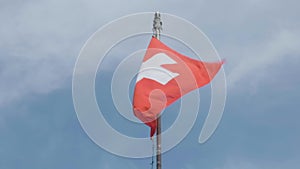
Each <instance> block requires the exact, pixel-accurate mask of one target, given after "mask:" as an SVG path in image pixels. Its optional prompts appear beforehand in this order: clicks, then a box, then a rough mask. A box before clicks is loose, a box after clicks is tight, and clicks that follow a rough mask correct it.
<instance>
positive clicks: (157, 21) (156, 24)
mask: <svg viewBox="0 0 300 169" xmlns="http://www.w3.org/2000/svg"><path fill="white" fill-rule="evenodd" d="M161 31H162V21H161V18H160V13H159V12H155V14H154V20H153V36H154V37H156V38H157V39H158V40H159V39H160V33H161ZM161 163H162V160H161V118H160V116H159V117H158V118H157V128H156V169H161Z"/></svg>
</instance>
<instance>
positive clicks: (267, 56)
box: [227, 30, 300, 88]
mask: <svg viewBox="0 0 300 169" xmlns="http://www.w3.org/2000/svg"><path fill="white" fill-rule="evenodd" d="M299 36H300V32H299V31H291V30H281V31H279V32H278V33H276V34H273V36H272V37H271V38H270V39H265V40H263V41H261V42H256V43H255V44H252V45H248V46H244V48H243V49H241V50H236V51H237V52H238V53H239V54H240V55H243V57H242V58H241V59H237V60H235V61H234V62H235V64H234V65H231V66H232V67H231V70H230V72H229V73H228V78H227V82H228V86H229V88H236V87H238V86H239V85H241V84H245V83H252V82H255V83H263V82H264V80H266V79H265V78H266V77H268V76H274V75H271V74H270V75H268V72H267V70H266V69H267V68H268V67H269V66H272V65H276V64H284V61H286V60H291V59H292V60H296V59H297V58H298V59H299V57H300V48H299V46H300V40H299V38H298V37H299ZM279 71H286V70H279Z"/></svg>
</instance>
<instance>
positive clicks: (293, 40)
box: [0, 0, 300, 169]
mask: <svg viewBox="0 0 300 169" xmlns="http://www.w3.org/2000/svg"><path fill="white" fill-rule="evenodd" d="M299 6H300V2H298V1H296V0H286V1H279V0H277V1H271V0H245V1H234V0H228V1H215V0H210V1H208V0H189V1H171V0H164V1H157V0H151V1H145V0H131V1H121V0H111V1H102V0H101V1H96V0H91V1H83V0H72V1H71V0H60V1H58V0H57V1H56V0H53V1H45V0H40V1H37V0H28V1H22V0H12V1H0V21H1V26H0V80H1V81H0V134H1V137H0V168H1V169H19V168H25V169H40V168H45V169H48V168H49V169H50V168H61V169H80V168H89V169H114V168H132V169H141V168H145V169H146V168H151V166H150V162H151V159H150V158H144V159H131V158H124V157H120V156H116V155H113V154H111V153H109V152H107V151H105V150H103V149H101V148H100V147H98V146H97V145H96V144H95V143H94V142H93V141H92V140H91V139H90V138H89V137H88V136H87V134H86V133H85V132H84V130H83V129H82V128H81V126H80V123H79V121H78V119H77V117H76V112H75V110H74V106H73V100H72V73H73V69H74V66H75V62H76V59H77V57H78V54H79V52H80V50H81V48H82V47H83V45H84V44H85V42H86V41H87V40H88V38H89V37H90V36H91V35H92V34H93V33H94V32H95V31H97V30H98V29H99V28H100V27H102V26H104V25H105V24H107V23H109V22H110V21H112V20H114V19H117V18H119V17H122V16H124V15H128V14H133V13H137V12H155V11H160V12H163V13H169V14H173V15H176V16H179V17H182V18H184V19H186V20H188V21H190V22H191V23H193V24H194V25H196V26H197V27H198V28H200V29H201V30H202V31H203V32H204V33H205V34H206V35H207V36H208V38H209V39H210V40H211V41H212V43H213V44H214V46H215V48H216V49H217V51H218V53H219V55H220V57H221V58H225V59H226V64H225V65H224V70H225V73H226V80H227V100H226V106H225V110H224V114H223V118H222V120H221V122H220V124H219V127H218V128H217V130H216V132H215V133H214V134H213V136H212V137H211V138H210V139H209V140H208V141H207V142H206V143H204V144H199V143H198V135H199V131H200V130H201V127H202V125H203V122H204V119H205V117H206V114H205V113H207V111H208V108H209V103H210V88H209V86H206V87H204V88H202V89H200V90H199V91H200V94H201V104H200V107H201V110H200V111H201V112H200V115H199V116H198V117H197V119H196V125H195V126H194V127H193V128H192V130H191V132H190V133H189V135H188V136H187V137H186V138H185V139H184V140H183V141H182V142H181V143H180V144H179V145H177V146H176V147H175V148H174V149H172V150H170V151H168V152H166V153H165V154H163V167H164V168H166V169H167V168H172V169H173V168H179V169H199V168H205V169H282V168H286V169H298V168H299V167H300V166H299V160H300V149H299V147H300V146H299V143H300V134H299V130H300V123H299V120H298V119H299V118H300V114H299V112H300V111H299V110H298V104H299V95H300V90H299V82H300V79H299V75H298V73H300V67H299V64H300V48H299V46H300V40H299V37H300V29H299V28H300V21H299V19H298V17H299V14H300V12H299V11H300V10H299ZM144 39H145V40H144V41H141V42H142V43H139V44H138V45H137V47H142V48H145V47H146V46H147V45H148V40H149V38H147V37H144ZM132 44H133V41H129V42H128V44H127V46H126V43H125V45H124V44H123V45H124V46H123V47H120V48H118V47H116V49H122V51H120V50H115V54H114V53H113V52H112V53H111V54H110V57H109V58H107V59H106V60H105V61H104V62H103V69H105V71H104V73H99V75H97V79H96V91H102V93H103V92H104V95H101V96H100V95H99V94H97V93H96V95H98V98H99V99H98V103H99V105H102V106H103V109H104V110H106V111H107V112H110V114H106V116H105V117H106V118H107V120H108V121H109V122H111V123H112V126H113V127H114V128H116V129H117V130H119V131H120V132H125V133H128V134H129V135H134V136H139V134H140V133H142V136H146V135H147V134H148V133H149V128H148V127H147V126H145V125H136V128H137V129H133V130H131V129H132V128H130V130H127V129H129V128H127V127H124V125H125V126H131V127H134V123H129V122H127V123H125V122H123V121H122V120H120V119H118V116H116V114H117V112H116V110H115V108H114V105H113V103H112V99H111V96H110V89H109V86H110V79H111V76H112V72H113V70H112V69H110V68H111V67H114V66H115V65H117V64H118V63H120V60H121V58H122V53H123V51H124V53H126V52H129V49H132V48H130V47H129V45H132ZM127 47H128V48H127ZM173 47H174V48H176V43H175V42H174V44H173ZM178 50H181V48H180V47H178ZM183 52H184V51H183ZM124 57H125V56H124ZM129 92H130V91H129ZM103 96H105V97H103ZM177 108H178V104H175V105H173V106H171V107H170V108H169V109H167V110H166V111H167V112H166V113H165V114H164V116H163V121H165V123H164V124H165V125H163V129H166V128H168V126H169V125H170V124H171V123H172V121H173V120H174V118H175V115H174V114H171V113H169V115H168V114H167V113H168V112H171V111H172V110H176V109H177ZM120 121H121V122H120ZM119 122H120V123H119ZM120 144H122V143H120Z"/></svg>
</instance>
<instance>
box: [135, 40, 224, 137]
mask: <svg viewBox="0 0 300 169" xmlns="http://www.w3.org/2000/svg"><path fill="white" fill-rule="evenodd" d="M222 64H223V61H222V62H215V63H205V62H201V61H198V60H195V59H191V58H189V57H187V56H184V55H182V54H180V53H178V52H176V51H174V50H173V49H171V48H169V47H168V46H166V45H165V44H163V43H162V42H160V41H159V40H158V39H156V38H155V37H152V39H151V42H150V44H149V46H148V49H147V51H146V54H145V56H144V60H143V63H142V66H141V69H140V72H139V74H138V76H137V81H136V86H135V90H134V97H133V111H134V114H135V116H136V117H138V118H139V119H140V120H141V121H143V122H144V123H145V124H146V125H148V126H149V127H151V133H150V136H151V137H152V136H153V135H154V133H155V132H156V125H157V121H156V119H157V117H158V116H159V115H160V112H161V111H162V110H163V109H164V108H166V107H167V106H169V105H170V104H172V103H173V102H174V101H176V100H177V99H179V98H180V97H182V96H183V95H185V94H187V93H188V92H190V91H192V90H194V89H197V88H199V87H202V86H204V85H206V84H208V83H209V82H210V81H211V80H212V79H213V77H214V76H215V75H216V74H217V72H218V71H219V69H220V68H221V66H222Z"/></svg>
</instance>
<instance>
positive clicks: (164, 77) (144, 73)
mask: <svg viewBox="0 0 300 169" xmlns="http://www.w3.org/2000/svg"><path fill="white" fill-rule="evenodd" d="M176 63H177V62H175V61H174V60H173V59H171V58H170V57H169V56H168V55H166V54H165V53H157V54H155V55H154V56H152V57H151V58H150V59H148V60H147V61H146V62H143V64H142V66H141V69H140V72H139V74H138V76H137V80H136V83H137V82H139V81H140V80H142V79H143V78H147V79H151V80H154V81H156V82H158V83H160V84H163V85H165V84H167V83H168V82H169V81H170V80H172V79H173V78H175V77H176V76H178V75H179V74H178V73H173V72H171V71H169V70H168V69H165V68H163V67H161V65H165V64H176Z"/></svg>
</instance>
